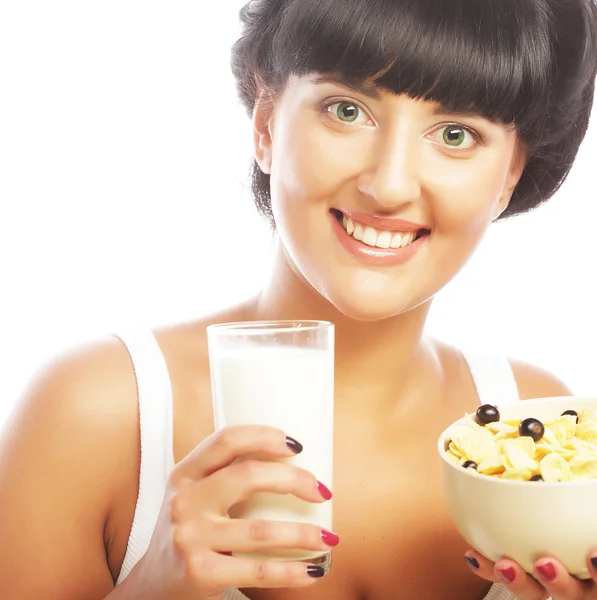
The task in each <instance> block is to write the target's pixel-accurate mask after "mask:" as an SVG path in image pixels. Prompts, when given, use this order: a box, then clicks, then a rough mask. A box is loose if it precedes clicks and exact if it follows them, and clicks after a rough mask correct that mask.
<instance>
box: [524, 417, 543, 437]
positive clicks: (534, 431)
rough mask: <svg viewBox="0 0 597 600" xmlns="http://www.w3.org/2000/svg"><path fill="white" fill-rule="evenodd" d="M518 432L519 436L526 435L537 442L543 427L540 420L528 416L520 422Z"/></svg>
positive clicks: (541, 435)
mask: <svg viewBox="0 0 597 600" xmlns="http://www.w3.org/2000/svg"><path fill="white" fill-rule="evenodd" d="M518 433H519V435H520V436H521V437H524V436H527V437H530V438H533V440H535V441H536V442H538V441H539V440H540V439H541V438H542V437H543V434H544V433H545V427H543V423H541V421H539V420H538V419H533V418H532V417H530V418H528V419H525V420H524V421H521V422H520V425H519V426H518Z"/></svg>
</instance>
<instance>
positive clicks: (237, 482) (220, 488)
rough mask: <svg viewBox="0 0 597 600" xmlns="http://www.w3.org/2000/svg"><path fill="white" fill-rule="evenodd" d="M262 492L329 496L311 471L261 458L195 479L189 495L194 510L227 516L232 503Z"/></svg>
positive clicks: (312, 499) (312, 497) (303, 497)
mask: <svg viewBox="0 0 597 600" xmlns="http://www.w3.org/2000/svg"><path fill="white" fill-rule="evenodd" d="M259 492H271V493H274V494H292V495H294V496H296V497H297V498H300V499H301V500H305V501H307V502H316V503H321V502H324V501H325V500H329V498H330V496H329V490H327V488H325V487H324V486H322V484H321V483H320V482H318V481H317V479H316V478H315V476H314V475H313V474H312V473H309V471H305V469H300V468H299V467H296V466H294V465H290V464H288V463H282V462H274V461H260V460H244V461H242V462H238V463H235V464H233V465H231V466H229V467H227V468H225V469H221V470H219V471H217V472H216V473H214V474H213V475H211V476H210V477H207V478H206V479H203V480H201V481H197V482H195V483H194V484H193V485H192V486H190V487H189V488H188V494H187V495H188V496H189V497H190V498H189V502H190V504H191V505H192V506H194V507H195V510H198V511H204V510H207V511H216V512H217V514H219V515H221V516H226V515H227V514H228V509H229V508H230V507H231V506H234V505H235V504H238V503H239V502H242V501H243V500H247V499H248V498H249V497H250V496H252V495H253V494H256V493H259ZM182 496H183V497H185V496H186V495H185V494H183V495H182ZM183 508H184V507H183Z"/></svg>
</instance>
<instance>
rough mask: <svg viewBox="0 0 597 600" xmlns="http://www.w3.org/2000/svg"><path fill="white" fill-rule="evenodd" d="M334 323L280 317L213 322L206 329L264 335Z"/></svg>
mask: <svg viewBox="0 0 597 600" xmlns="http://www.w3.org/2000/svg"><path fill="white" fill-rule="evenodd" d="M333 327H334V324H333V323H332V322H331V321H317V320H313V319H308V320H301V319H282V320H277V321H276V320H264V321H234V322H231V323H213V324H212V325H208V326H207V327H206V330H207V332H208V334H209V333H217V334H218V335H264V334H267V333H271V334H275V333H299V332H303V331H305V332H307V331H317V330H318V329H320V330H329V329H330V328H333Z"/></svg>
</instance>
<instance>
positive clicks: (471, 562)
mask: <svg viewBox="0 0 597 600" xmlns="http://www.w3.org/2000/svg"><path fill="white" fill-rule="evenodd" d="M464 560H466V562H467V563H468V566H469V567H471V569H478V568H479V561H478V560H477V559H476V558H473V557H472V556H465V557H464Z"/></svg>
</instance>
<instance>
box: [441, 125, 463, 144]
mask: <svg viewBox="0 0 597 600" xmlns="http://www.w3.org/2000/svg"><path fill="white" fill-rule="evenodd" d="M467 133H468V132H467V131H466V129H463V128H462V127H446V128H445V129H444V142H446V144H447V145H448V146H452V147H454V148H456V147H458V146H462V144H464V142H465V140H466V134H467Z"/></svg>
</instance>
